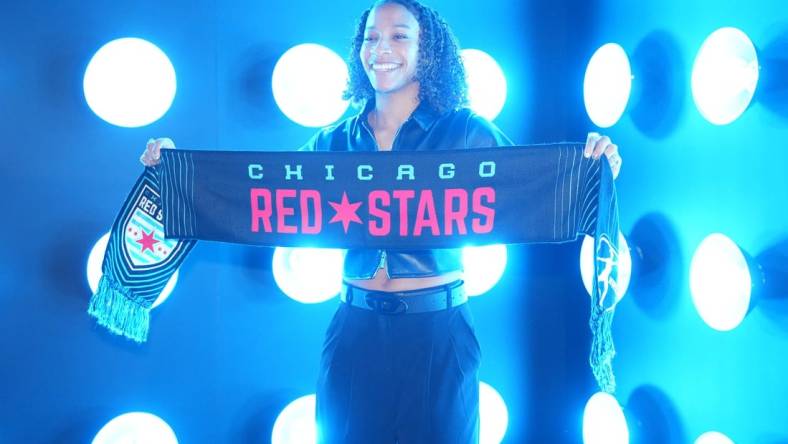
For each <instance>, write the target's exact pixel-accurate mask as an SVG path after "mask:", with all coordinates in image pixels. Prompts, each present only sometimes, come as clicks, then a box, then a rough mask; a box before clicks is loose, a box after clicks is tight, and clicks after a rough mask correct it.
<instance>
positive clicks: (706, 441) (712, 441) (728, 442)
mask: <svg viewBox="0 0 788 444" xmlns="http://www.w3.org/2000/svg"><path fill="white" fill-rule="evenodd" d="M695 444H734V442H733V440H732V439H730V438H728V437H727V436H725V435H723V434H722V433H720V432H706V433H704V434H702V435H700V436H699V437H698V438H697V439H696V440H695Z"/></svg>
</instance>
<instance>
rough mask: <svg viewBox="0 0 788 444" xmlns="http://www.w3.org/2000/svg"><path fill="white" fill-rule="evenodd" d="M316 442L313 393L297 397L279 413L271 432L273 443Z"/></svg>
mask: <svg viewBox="0 0 788 444" xmlns="http://www.w3.org/2000/svg"><path fill="white" fill-rule="evenodd" d="M316 442H317V425H316V424H315V395H314V394H312V395H306V396H302V397H300V398H298V399H296V400H295V401H293V402H291V403H290V404H288V405H287V407H285V408H284V409H283V410H282V411H281V412H280V413H279V416H277V417H276V422H274V429H273V431H272V432H271V444H314V443H316Z"/></svg>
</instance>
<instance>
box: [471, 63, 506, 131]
mask: <svg viewBox="0 0 788 444" xmlns="http://www.w3.org/2000/svg"><path fill="white" fill-rule="evenodd" d="M460 55H461V57H462V62H463V66H464V67H465V78H466V81H467V83H468V102H469V105H470V108H471V109H472V110H473V111H474V112H476V113H477V114H479V115H480V116H482V117H484V118H486V119H487V120H494V119H495V118H496V117H498V114H500V113H501V110H502V109H503V106H504V104H505V103H506V88H507V87H506V76H504V74H503V70H502V69H501V66H500V65H498V62H496V61H495V59H494V58H493V57H492V56H491V55H489V54H487V53H486V52H484V51H481V50H478V49H463V50H462V51H460Z"/></svg>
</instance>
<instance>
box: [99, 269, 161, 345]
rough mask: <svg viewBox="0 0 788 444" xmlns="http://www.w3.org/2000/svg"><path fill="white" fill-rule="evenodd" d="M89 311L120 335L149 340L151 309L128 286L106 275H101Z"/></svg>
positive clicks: (142, 340) (101, 323)
mask: <svg viewBox="0 0 788 444" xmlns="http://www.w3.org/2000/svg"><path fill="white" fill-rule="evenodd" d="M88 314H90V315H91V316H93V317H94V318H96V320H97V321H98V323H99V325H101V326H103V327H106V328H107V329H108V330H109V331H111V332H112V333H115V334H116V335H121V336H125V337H127V338H129V339H131V340H133V341H135V342H145V341H146V340H147V338H148V328H149V326H150V308H148V307H144V306H142V305H141V304H140V303H139V302H135V301H134V298H133V296H132V294H131V292H130V291H129V290H128V289H125V288H123V287H122V286H121V285H120V284H119V283H118V282H117V281H115V280H114V279H112V278H110V277H109V276H107V275H106V274H104V275H103V276H101V280H100V281H99V285H98V291H96V294H94V295H93V296H92V297H91V298H90V305H89V306H88Z"/></svg>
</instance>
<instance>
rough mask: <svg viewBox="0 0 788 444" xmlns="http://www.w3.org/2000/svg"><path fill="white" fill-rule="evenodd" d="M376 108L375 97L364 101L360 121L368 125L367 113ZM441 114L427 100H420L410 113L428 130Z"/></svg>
mask: <svg viewBox="0 0 788 444" xmlns="http://www.w3.org/2000/svg"><path fill="white" fill-rule="evenodd" d="M374 108H375V99H374V98H373V99H369V100H367V101H366V103H364V107H363V108H362V109H361V112H360V113H358V116H357V118H358V121H359V122H361V124H362V125H365V126H366V125H367V114H369V112H370V111H372V110H373V109H374ZM438 117H440V114H439V113H438V111H436V110H435V109H434V108H433V107H431V106H430V105H429V104H427V103H426V102H419V105H418V106H417V107H416V109H415V110H413V113H412V114H411V115H410V118H412V119H413V120H415V121H416V123H417V124H418V125H419V126H420V127H421V129H422V130H424V131H427V130H428V129H429V128H430V127H431V126H432V124H433V123H435V121H436V120H438Z"/></svg>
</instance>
